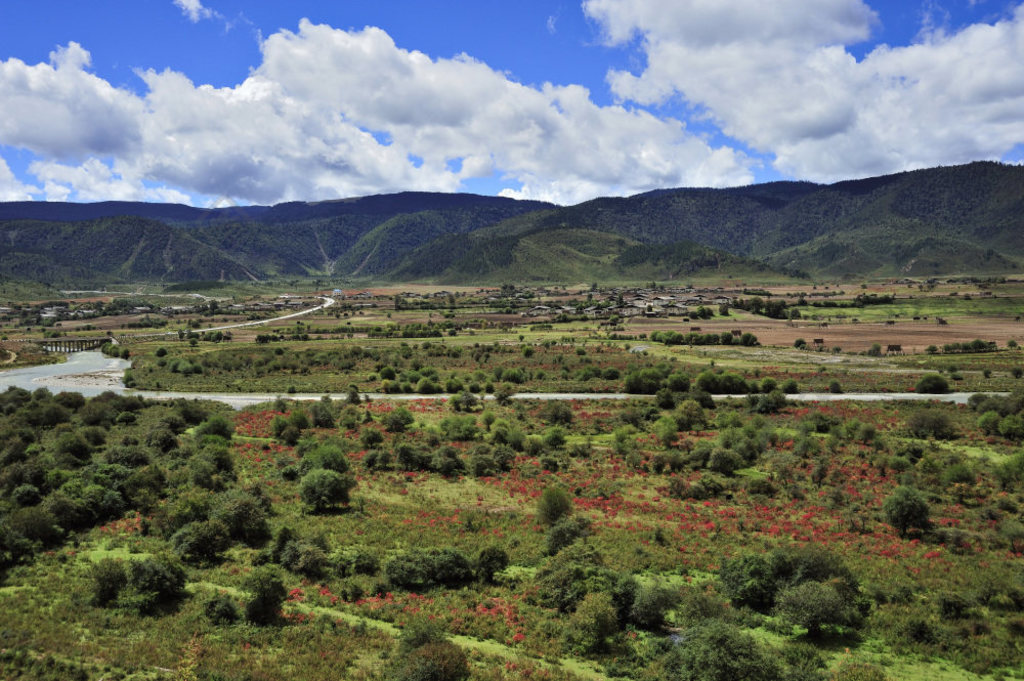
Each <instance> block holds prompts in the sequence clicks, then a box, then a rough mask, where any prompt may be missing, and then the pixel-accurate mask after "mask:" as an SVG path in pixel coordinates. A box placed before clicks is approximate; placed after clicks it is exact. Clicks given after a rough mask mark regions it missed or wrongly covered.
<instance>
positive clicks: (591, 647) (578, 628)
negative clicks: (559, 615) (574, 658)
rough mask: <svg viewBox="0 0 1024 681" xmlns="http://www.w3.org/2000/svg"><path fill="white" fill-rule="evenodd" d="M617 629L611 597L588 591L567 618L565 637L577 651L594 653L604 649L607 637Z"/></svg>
mask: <svg viewBox="0 0 1024 681" xmlns="http://www.w3.org/2000/svg"><path fill="white" fill-rule="evenodd" d="M618 629H619V621H618V618H617V617H616V611H615V606H614V604H613V603H612V597H611V596H610V595H609V594H607V593H604V592H594V593H588V594H587V595H586V596H584V597H583V600H582V601H580V604H579V605H578V606H577V607H576V612H574V613H573V614H572V616H571V617H570V618H569V621H568V626H567V627H566V630H565V639H566V642H567V643H568V644H569V645H570V646H571V647H572V648H574V649H576V650H577V651H580V652H583V653H595V652H600V651H602V650H604V649H605V647H606V645H607V639H608V637H609V636H611V635H613V634H614V633H615V632H616V631H618Z"/></svg>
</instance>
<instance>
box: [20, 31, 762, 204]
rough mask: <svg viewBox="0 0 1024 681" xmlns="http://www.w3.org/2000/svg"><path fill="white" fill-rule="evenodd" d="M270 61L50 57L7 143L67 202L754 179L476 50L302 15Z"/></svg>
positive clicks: (265, 198) (696, 143) (657, 124)
mask: <svg viewBox="0 0 1024 681" xmlns="http://www.w3.org/2000/svg"><path fill="white" fill-rule="evenodd" d="M262 52H263V61H262V63H261V64H260V65H259V66H258V67H257V68H255V69H254V70H253V71H252V73H251V74H250V76H249V77H248V78H247V79H246V80H245V81H243V82H241V83H239V84H238V85H237V86H234V87H227V88H214V87H211V86H208V85H199V86H197V85H195V84H194V83H192V82H191V81H189V79H188V78H186V77H185V76H184V75H182V74H180V73H176V72H173V71H163V72H156V71H144V72H140V73H139V75H140V77H141V78H142V79H143V80H144V81H145V83H146V85H147V87H148V91H147V93H146V95H145V96H144V97H138V96H136V95H133V94H131V93H128V92H125V91H122V90H118V89H116V88H114V87H112V86H111V85H110V84H109V83H107V82H105V81H103V80H101V79H99V78H96V77H95V76H93V75H92V74H90V73H88V72H87V71H86V68H87V66H88V53H87V52H85V51H84V50H83V49H82V48H81V47H79V46H78V45H75V44H72V45H69V47H68V48H65V49H64V50H63V51H59V52H58V53H56V54H55V56H54V57H53V59H52V60H51V61H52V63H51V64H50V65H43V64H41V65H36V66H28V65H25V64H24V63H22V62H20V61H18V60H15V59H11V60H8V61H7V62H0V100H2V101H4V102H5V106H4V109H5V117H4V118H3V119H0V144H9V145H13V146H17V147H22V148H27V149H30V150H32V151H33V152H35V153H37V154H38V155H40V156H42V157H43V158H42V160H41V161H40V162H39V163H37V164H35V165H34V166H33V170H34V172H36V173H37V177H39V178H40V180H41V181H43V182H44V183H45V186H46V192H47V195H48V196H49V195H51V193H52V195H53V196H54V197H57V196H59V195H60V193H61V192H63V191H68V192H70V193H69V194H68V195H69V196H78V197H97V198H100V197H106V198H110V197H113V196H117V197H127V196H138V195H139V192H140V191H143V184H142V183H143V181H148V182H150V183H153V182H156V183H160V184H164V185H167V186H171V187H177V188H179V189H181V190H183V191H186V192H190V193H199V194H205V195H209V196H229V197H234V198H236V199H240V200H244V201H251V202H258V203H270V202H276V201H282V200H319V199H328V198H337V197H341V196H353V195H361V194H370V193H380V192H387V191H400V190H425V191H456V190H459V189H460V188H461V187H462V183H463V181H464V180H468V179H472V178H476V177H490V176H491V175H493V174H494V173H498V174H499V175H502V176H504V177H505V178H506V179H507V181H508V182H507V183H508V185H509V186H513V187H516V189H515V190H514V191H515V193H516V195H518V196H522V197H525V198H540V197H543V198H548V199H550V200H556V201H560V202H575V201H579V200H583V199H587V198H591V197H594V196H597V195H604V194H625V193H633V192H638V191H644V190H648V189H652V188H656V187H665V186H679V185H693V184H700V185H708V186H721V185H735V184H741V183H745V182H750V181H751V179H752V175H751V173H750V171H749V168H748V164H749V160H748V159H746V158H745V157H744V156H743V155H742V154H739V153H737V152H735V151H734V150H732V149H729V148H712V147H711V146H710V145H709V144H708V143H706V142H705V141H704V140H703V139H701V138H699V137H697V136H695V135H693V134H690V133H689V132H687V130H686V129H685V126H684V125H683V124H682V123H681V122H679V121H677V120H674V119H661V118H658V117H655V116H653V115H651V114H649V113H646V112H644V111H642V110H632V109H629V108H625V107H622V106H608V107H601V106H598V105H596V104H594V102H593V101H592V99H591V97H590V93H589V92H588V91H587V90H586V89H584V88H582V87H579V86H554V85H549V84H548V85H543V86H541V87H539V88H534V87H528V86H524V85H521V84H519V83H516V82H513V81H511V80H509V79H508V77H507V76H506V75H504V74H503V73H500V72H498V71H495V70H493V69H491V68H490V67H488V66H487V65H486V64H483V63H481V62H479V61H476V60H474V59H472V58H470V57H468V56H465V55H461V56H458V57H456V58H453V59H432V58H430V57H428V56H427V55H425V54H422V53H420V52H415V51H408V50H404V49H401V48H399V47H397V46H396V45H395V44H394V42H393V41H392V39H391V38H390V36H388V34H387V33H385V32H384V31H382V30H380V29H376V28H367V29H364V30H361V31H342V30H337V29H333V28H331V27H329V26H317V25H314V24H312V23H310V22H308V21H302V22H301V23H300V25H299V30H298V31H297V32H294V33H293V32H289V31H281V32H279V33H276V34H274V35H271V36H270V37H269V38H267V39H266V40H265V41H264V42H263V43H262ZM12 102H13V104H12ZM39 116H42V117H43V118H42V120H44V124H43V125H38V120H37V118H36V117H39ZM99 158H103V159H113V160H112V161H111V162H110V163H100V162H99V161H96V160H95V159H99ZM58 161H64V162H63V163H58ZM67 161H71V162H72V163H70V164H69V163H67ZM75 163H77V164H78V165H74V164H75Z"/></svg>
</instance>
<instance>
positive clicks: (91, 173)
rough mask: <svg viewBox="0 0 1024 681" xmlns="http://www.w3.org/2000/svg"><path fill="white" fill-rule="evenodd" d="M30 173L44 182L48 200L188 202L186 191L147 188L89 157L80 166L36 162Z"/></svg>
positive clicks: (130, 175)
mask: <svg viewBox="0 0 1024 681" xmlns="http://www.w3.org/2000/svg"><path fill="white" fill-rule="evenodd" d="M29 172H31V173H32V174H33V175H34V176H35V177H37V178H38V179H39V180H40V181H42V182H43V189H42V193H43V195H44V196H45V197H46V200H47V201H67V200H69V199H72V198H73V199H74V200H77V201H157V202H161V203H188V201H189V197H188V195H187V194H184V193H182V192H179V191H176V190H174V189H169V188H166V187H147V186H146V184H145V182H143V180H142V179H141V178H139V177H133V176H132V174H131V173H130V172H128V171H122V170H120V169H115V168H111V167H110V166H109V165H107V164H106V163H103V162H102V161H100V160H99V159H96V158H90V159H87V160H86V161H85V162H84V163H81V164H79V165H68V164H63V163H57V162H53V161H35V162H33V163H32V164H31V165H30V166H29Z"/></svg>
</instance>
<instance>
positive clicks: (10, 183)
mask: <svg viewBox="0 0 1024 681" xmlns="http://www.w3.org/2000/svg"><path fill="white" fill-rule="evenodd" d="M38 191H39V188H38V187H32V186H30V185H26V184H22V183H21V182H20V181H18V178H16V177H15V176H14V173H13V172H11V169H10V167H9V166H8V165H7V161H5V160H4V159H2V158H0V201H31V200H32V199H33V196H32V195H33V194H35V193H37V192H38Z"/></svg>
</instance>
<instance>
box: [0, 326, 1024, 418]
mask: <svg viewBox="0 0 1024 681" xmlns="http://www.w3.org/2000/svg"><path fill="white" fill-rule="evenodd" d="M278 319H280V317H278ZM130 366H131V363H130V362H128V361H126V360H123V359H114V358H111V357H106V356H104V355H103V354H102V353H100V352H95V351H87V352H75V353H72V354H71V355H70V359H69V360H68V362H66V363H64V364H44V365H41V366H35V367H25V368H23V369H11V370H8V371H0V391H3V390H6V389H7V388H8V387H11V386H16V387H20V388H25V389H26V390H35V389H36V388H48V389H49V390H51V391H53V392H59V391H68V392H79V393H82V394H83V395H86V396H94V395H98V394H100V393H102V392H104V391H107V390H111V391H113V392H117V393H123V394H129V395H139V396H140V397H148V398H152V399H178V398H184V399H202V400H215V401H217V402H223V403H225V404H229V405H231V406H232V407H234V408H236V409H239V408H241V407H244V406H247V405H251V404H259V403H260V402H269V401H271V400H274V399H277V398H278V397H282V396H283V397H286V398H288V399H292V400H319V399H320V398H321V397H323V395H324V393H296V394H291V395H281V394H280V393H202V392H172V391H163V390H130V389H128V388H125V387H124V384H123V383H122V382H121V377H122V375H123V374H124V370H125V369H127V368H129V367H130ZM973 394H974V393H949V394H946V395H922V394H919V393H845V394H840V395H836V394H833V393H798V394H796V395H787V396H786V398H787V399H789V400H792V401H796V402H832V401H838V400H852V401H856V402H880V401H886V402H893V401H899V400H905V401H906V400H912V401H923V400H931V401H939V402H954V403H957V404H965V403H966V402H967V400H968V399H970V397H971V395H973ZM992 394H999V395H1007V394H1009V393H992ZM360 395H361V396H362V397H364V398H365V397H369V398H370V399H374V400H443V399H450V398H451V397H452V395H448V394H436V395H417V394H405V393H403V394H398V395H386V394H383V393H360ZM330 396H331V398H332V399H344V398H346V397H347V393H332V394H331V395H330ZM481 397H482V399H485V400H493V399H494V396H493V395H483V396H481ZM634 397H642V396H641V395H630V394H627V393H515V394H514V395H512V399H514V400H628V399H632V398H634ZM714 398H715V399H716V400H727V399H743V396H737V395H715V396H714Z"/></svg>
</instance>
